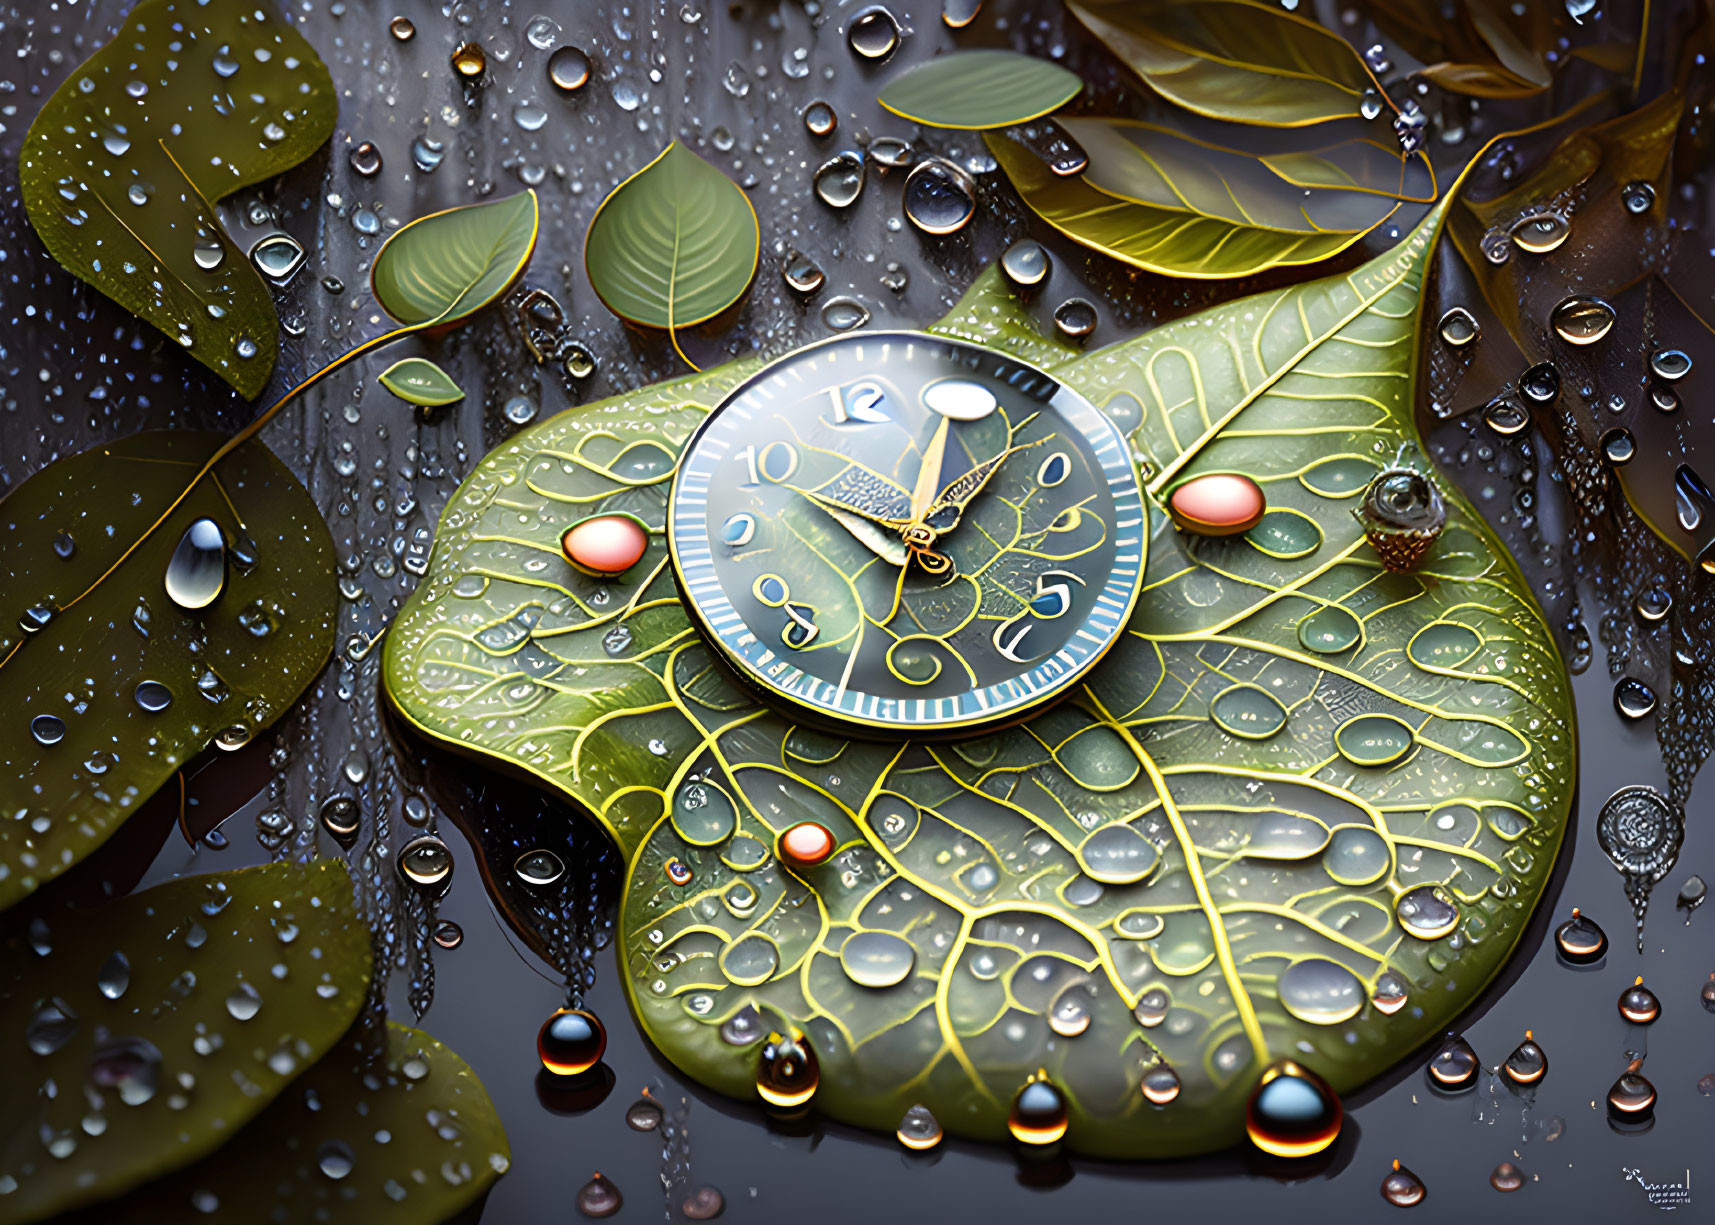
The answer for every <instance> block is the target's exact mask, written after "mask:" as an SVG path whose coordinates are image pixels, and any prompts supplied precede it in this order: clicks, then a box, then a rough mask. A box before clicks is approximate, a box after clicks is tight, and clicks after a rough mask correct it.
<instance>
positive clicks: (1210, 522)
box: [1167, 472, 1268, 536]
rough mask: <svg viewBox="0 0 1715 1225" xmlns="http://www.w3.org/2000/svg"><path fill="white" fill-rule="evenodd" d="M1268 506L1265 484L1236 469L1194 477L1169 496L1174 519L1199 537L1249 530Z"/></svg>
mask: <svg viewBox="0 0 1715 1225" xmlns="http://www.w3.org/2000/svg"><path fill="white" fill-rule="evenodd" d="M1267 509H1268V500H1267V499H1266V498H1264V497H1263V493H1262V486H1260V485H1258V484H1257V483H1256V482H1255V481H1253V480H1251V478H1250V477H1248V476H1244V475H1242V474H1240V473H1237V472H1211V473H1209V474H1208V475H1207V476H1194V477H1192V478H1191V479H1190V480H1188V481H1186V482H1185V483H1184V484H1183V485H1181V486H1179V487H1178V488H1177V489H1175V490H1174V491H1173V494H1172V496H1171V497H1169V498H1168V499H1167V510H1168V513H1169V514H1171V515H1172V516H1173V522H1174V523H1176V524H1177V525H1178V526H1179V527H1181V528H1183V529H1184V530H1185V531H1188V532H1196V533H1197V534H1198V535H1200V536H1236V535H1238V534H1239V533H1240V532H1248V531H1250V530H1251V528H1253V527H1255V526H1256V525H1257V524H1258V523H1259V522H1261V520H1262V513H1263V511H1265V510H1267Z"/></svg>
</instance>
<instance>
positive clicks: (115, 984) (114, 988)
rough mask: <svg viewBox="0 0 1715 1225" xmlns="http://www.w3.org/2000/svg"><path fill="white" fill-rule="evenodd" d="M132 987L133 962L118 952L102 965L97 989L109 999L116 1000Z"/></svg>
mask: <svg viewBox="0 0 1715 1225" xmlns="http://www.w3.org/2000/svg"><path fill="white" fill-rule="evenodd" d="M130 985H131V962H130V961H129V960H128V959H127V958H126V956H125V954H124V953H121V952H117V951H116V952H114V953H113V954H112V955H111V956H110V957H108V959H107V960H106V961H105V962H103V963H102V965H101V969H100V971H99V972H98V973H97V974H96V976H95V986H96V989H97V990H99V991H100V992H101V994H102V995H104V996H106V997H107V998H108V999H110V1000H116V999H118V998H119V997H120V996H122V995H124V994H125V989H126V988H127V987H129V986H130Z"/></svg>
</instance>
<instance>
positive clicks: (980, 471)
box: [923, 442, 1036, 532]
mask: <svg viewBox="0 0 1715 1225" xmlns="http://www.w3.org/2000/svg"><path fill="white" fill-rule="evenodd" d="M1035 445H1036V444H1035V443H1033V442H1031V443H1024V444H1022V445H1020V446H1016V447H1008V448H1007V449H1006V450H1004V451H1002V452H1001V453H1000V454H999V455H996V456H994V457H993V458H992V459H985V460H983V462H982V463H980V464H978V465H977V466H976V467H974V468H971V469H969V470H968V471H966V472H965V473H964V474H963V475H961V476H959V477H958V478H956V479H955V480H953V481H951V482H950V483H949V484H948V485H947V487H946V488H945V489H943V490H941V492H940V493H938V494H936V495H935V501H934V502H933V503H931V504H930V506H929V512H928V513H927V514H926V515H924V516H923V522H924V523H925V524H926V525H927V526H929V527H931V528H933V529H934V530H935V531H937V532H948V531H951V530H952V529H953V528H955V527H957V526H958V524H959V518H960V517H961V516H962V515H963V514H964V513H965V507H967V506H969V505H970V504H971V501H972V500H973V499H974V498H975V497H976V496H977V495H978V494H979V493H981V492H982V491H983V486H985V485H987V484H988V483H989V480H990V478H992V477H993V476H994V474H995V473H996V472H998V471H999V470H1000V466H1001V464H1003V463H1005V462H1006V458H1007V456H1009V455H1011V454H1013V453H1014V452H1016V451H1022V450H1024V449H1025V448H1026V447H1033V446H1035Z"/></svg>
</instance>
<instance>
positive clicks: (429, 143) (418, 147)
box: [411, 136, 447, 174]
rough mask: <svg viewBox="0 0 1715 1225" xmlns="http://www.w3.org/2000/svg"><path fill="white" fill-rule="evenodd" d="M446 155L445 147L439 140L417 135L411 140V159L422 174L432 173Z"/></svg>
mask: <svg viewBox="0 0 1715 1225" xmlns="http://www.w3.org/2000/svg"><path fill="white" fill-rule="evenodd" d="M446 156H447V147H446V145H445V144H444V143H442V142H441V141H438V140H434V139H431V138H430V137H427V136H419V137H417V138H416V139H415V140H413V141H412V142H411V160H412V161H413V162H415V163H416V165H417V169H418V170H420V171H422V172H423V173H424V174H433V173H434V172H435V169H436V168H437V167H439V166H440V164H441V163H442V162H443V161H445V160H446Z"/></svg>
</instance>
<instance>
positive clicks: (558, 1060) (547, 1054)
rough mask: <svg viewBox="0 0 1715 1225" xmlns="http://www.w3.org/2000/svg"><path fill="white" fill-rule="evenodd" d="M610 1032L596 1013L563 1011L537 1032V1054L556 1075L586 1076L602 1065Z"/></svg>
mask: <svg viewBox="0 0 1715 1225" xmlns="http://www.w3.org/2000/svg"><path fill="white" fill-rule="evenodd" d="M606 1050H607V1030H606V1029H604V1028H603V1027H602V1023H601V1021H600V1019H598V1018H597V1017H596V1015H595V1013H593V1012H585V1011H584V1010H583V1009H581V1008H561V1009H559V1010H558V1011H557V1012H555V1013H554V1015H553V1016H551V1017H549V1018H548V1019H547V1020H546V1021H543V1022H542V1028H541V1029H540V1030H538V1031H537V1033H536V1054H537V1055H538V1056H540V1058H541V1060H542V1066H543V1067H544V1068H547V1069H548V1071H550V1072H552V1073H553V1074H554V1075H555V1076H582V1075H583V1074H584V1073H585V1072H587V1071H589V1070H590V1069H591V1068H593V1067H595V1065H596V1064H598V1063H600V1062H601V1057H602V1054H603V1052H605V1051H606Z"/></svg>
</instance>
